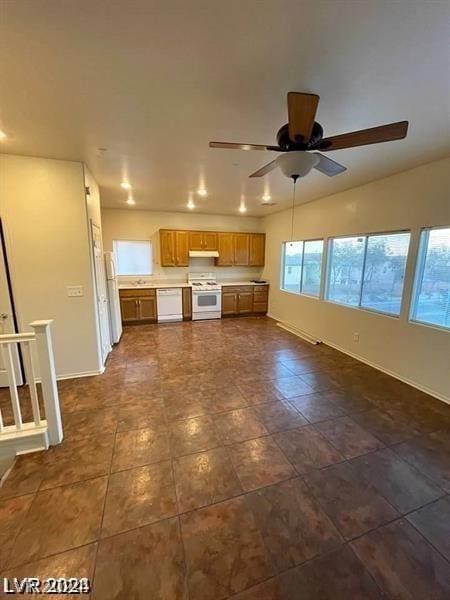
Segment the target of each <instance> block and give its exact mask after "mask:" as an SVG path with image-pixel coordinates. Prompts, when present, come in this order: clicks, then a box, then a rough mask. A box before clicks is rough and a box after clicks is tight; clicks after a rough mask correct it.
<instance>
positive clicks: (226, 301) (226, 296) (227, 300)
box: [222, 292, 238, 315]
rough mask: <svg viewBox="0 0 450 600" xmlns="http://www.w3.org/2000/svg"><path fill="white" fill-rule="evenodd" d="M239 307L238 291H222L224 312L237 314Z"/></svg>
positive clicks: (224, 313) (225, 313)
mask: <svg viewBox="0 0 450 600" xmlns="http://www.w3.org/2000/svg"><path fill="white" fill-rule="evenodd" d="M237 309H238V295H237V293H236V292H231V293H230V292H222V314H223V315H236V314H237Z"/></svg>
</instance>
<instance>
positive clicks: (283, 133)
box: [277, 121, 323, 152]
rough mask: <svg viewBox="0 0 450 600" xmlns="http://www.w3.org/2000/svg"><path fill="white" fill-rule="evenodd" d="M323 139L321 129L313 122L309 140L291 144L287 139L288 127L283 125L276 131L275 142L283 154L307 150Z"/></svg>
mask: <svg viewBox="0 0 450 600" xmlns="http://www.w3.org/2000/svg"><path fill="white" fill-rule="evenodd" d="M322 138H323V128H322V125H321V124H320V123H318V122H317V121H314V125H313V128H312V133H311V137H310V138H309V140H308V141H307V142H306V143H304V142H293V141H292V140H291V138H290V137H289V125H288V124H287V123H286V125H283V127H281V128H280V129H279V130H278V133H277V142H278V145H279V146H280V148H282V149H283V150H284V151H285V152H292V151H301V150H309V149H310V148H312V147H313V146H315V145H316V144H317V143H318V142H320V140H321V139H322Z"/></svg>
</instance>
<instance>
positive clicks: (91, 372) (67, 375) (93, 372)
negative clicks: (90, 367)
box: [56, 367, 105, 381]
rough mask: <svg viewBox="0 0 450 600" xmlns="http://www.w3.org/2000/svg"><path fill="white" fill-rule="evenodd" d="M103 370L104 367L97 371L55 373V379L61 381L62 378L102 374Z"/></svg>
mask: <svg viewBox="0 0 450 600" xmlns="http://www.w3.org/2000/svg"><path fill="white" fill-rule="evenodd" d="M104 372H105V367H103V368H102V369H99V370H98V371H82V372H81V373H65V374H64V375H57V376H56V379H57V380H58V381H61V380H62V379H78V378H79V377H95V376H96V375H102V374H103V373H104Z"/></svg>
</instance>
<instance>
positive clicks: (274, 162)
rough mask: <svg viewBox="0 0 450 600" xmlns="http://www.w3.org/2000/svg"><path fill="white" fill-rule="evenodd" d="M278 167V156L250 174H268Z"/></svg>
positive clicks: (254, 175) (252, 175) (257, 175)
mask: <svg viewBox="0 0 450 600" xmlns="http://www.w3.org/2000/svg"><path fill="white" fill-rule="evenodd" d="M277 167H278V158H276V159H275V160H272V161H271V162H270V163H267V165H264V167H261V168H260V169H258V170H257V171H255V172H254V173H252V174H251V175H249V177H262V176H263V175H266V174H267V173H269V172H270V171H273V170H274V169H276V168H277Z"/></svg>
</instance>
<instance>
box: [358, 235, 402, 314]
mask: <svg viewBox="0 0 450 600" xmlns="http://www.w3.org/2000/svg"><path fill="white" fill-rule="evenodd" d="M409 238H410V234H409V233H393V234H385V235H370V236H368V239H367V251H366V259H365V262H364V280H363V286H362V295H361V306H362V307H364V308H370V309H371V310H376V311H378V312H384V313H389V314H394V315H399V314H400V307H401V302H402V292H403V280H404V277H405V267H406V259H407V256H408V248H409Z"/></svg>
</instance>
